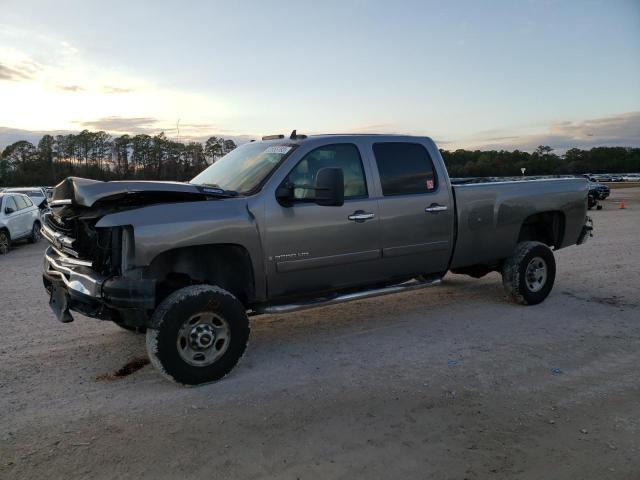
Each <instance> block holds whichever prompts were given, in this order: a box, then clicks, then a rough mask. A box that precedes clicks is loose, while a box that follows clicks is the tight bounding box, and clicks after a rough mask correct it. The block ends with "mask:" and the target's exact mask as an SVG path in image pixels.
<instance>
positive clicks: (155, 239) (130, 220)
mask: <svg viewBox="0 0 640 480" xmlns="http://www.w3.org/2000/svg"><path fill="white" fill-rule="evenodd" d="M125 225H128V226H131V227H133V234H134V249H135V253H134V256H133V263H134V265H133V266H134V267H135V268H141V267H146V266H148V265H149V264H150V263H151V262H152V261H153V259H154V258H155V257H156V256H158V255H159V254H161V253H163V252H165V251H167V250H173V249H177V248H183V247H190V246H196V245H212V244H236V245H240V246H242V247H244V248H245V249H246V250H247V251H248V252H249V255H250V256H251V260H252V262H251V263H252V266H253V274H254V279H255V282H256V283H255V288H256V294H258V295H260V293H261V292H263V291H264V290H265V285H264V278H265V276H264V265H263V262H262V261H261V259H262V258H263V255H262V246H261V242H260V238H259V233H258V231H259V230H258V228H256V222H255V218H254V216H253V215H252V214H251V213H250V212H249V209H248V207H247V200H246V199H245V198H233V199H224V200H209V201H198V202H179V203H169V204H156V205H150V206H148V207H142V208H138V209H135V210H127V211H124V212H118V213H112V214H108V215H105V216H104V217H103V218H101V219H100V220H99V221H98V223H97V224H96V227H97V228H102V227H115V226H125Z"/></svg>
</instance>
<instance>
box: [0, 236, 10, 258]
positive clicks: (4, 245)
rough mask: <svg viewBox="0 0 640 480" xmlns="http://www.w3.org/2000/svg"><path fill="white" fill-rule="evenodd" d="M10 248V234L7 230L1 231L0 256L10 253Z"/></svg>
mask: <svg viewBox="0 0 640 480" xmlns="http://www.w3.org/2000/svg"><path fill="white" fill-rule="evenodd" d="M10 246H11V238H9V234H8V233H7V232H6V231H5V230H0V254H2V255H4V254H5V253H9V247H10Z"/></svg>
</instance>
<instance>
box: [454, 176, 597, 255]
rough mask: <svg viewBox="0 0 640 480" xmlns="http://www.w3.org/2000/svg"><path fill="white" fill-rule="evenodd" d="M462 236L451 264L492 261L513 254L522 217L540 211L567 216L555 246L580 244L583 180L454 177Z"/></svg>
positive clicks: (585, 184) (584, 193)
mask: <svg viewBox="0 0 640 480" xmlns="http://www.w3.org/2000/svg"><path fill="white" fill-rule="evenodd" d="M451 183H452V190H453V197H454V202H455V205H456V214H457V218H456V221H457V235H456V244H455V248H454V254H453V258H452V261H451V268H461V267H468V266H471V265H476V264H481V263H491V262H492V261H497V260H500V259H502V258H506V257H508V256H509V255H511V253H512V251H513V248H514V245H515V244H516V243H517V242H518V237H519V235H520V231H521V226H522V220H523V219H525V218H528V217H530V216H532V215H536V214H540V213H541V212H557V213H558V214H559V216H560V218H561V219H562V221H561V226H560V227H559V228H561V230H562V231H561V232H558V235H559V237H560V241H559V244H558V245H556V249H558V248H563V247H566V246H569V245H573V244H575V243H576V242H577V240H578V237H579V235H580V232H581V231H582V226H583V224H584V218H585V215H586V209H587V192H588V182H587V181H586V179H584V178H576V177H558V178H548V177H547V178H530V177H528V178H526V179H523V178H518V177H516V178H496V177H493V178H484V179H480V178H474V179H452V180H451Z"/></svg>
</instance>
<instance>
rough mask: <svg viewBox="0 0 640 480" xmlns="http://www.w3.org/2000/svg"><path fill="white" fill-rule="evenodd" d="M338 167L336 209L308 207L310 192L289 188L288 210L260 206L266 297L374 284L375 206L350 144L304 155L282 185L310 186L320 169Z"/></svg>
mask: <svg viewBox="0 0 640 480" xmlns="http://www.w3.org/2000/svg"><path fill="white" fill-rule="evenodd" d="M326 167H337V168H341V169H342V171H343V175H344V186H345V200H344V204H343V205H342V206H339V207H338V206H320V205H317V204H316V203H314V201H313V196H314V194H315V192H314V190H313V189H306V188H294V199H293V201H292V202H291V204H290V205H281V204H280V203H278V201H277V199H276V198H275V197H274V198H270V199H268V200H267V206H266V222H265V227H266V235H265V237H266V254H267V255H266V256H267V280H268V290H269V296H271V297H281V296H295V295H296V294H303V293H304V294H308V293H310V292H321V291H329V290H336V289H340V288H344V287H351V286H356V285H362V284H366V283H372V282H375V281H376V280H377V279H378V278H379V271H380V258H381V248H380V244H379V242H378V238H379V228H380V227H379V222H378V205H377V201H376V200H374V199H371V198H370V197H369V193H368V192H369V191H371V184H370V183H369V176H367V175H366V174H365V172H366V171H368V170H369V169H368V168H365V164H364V163H363V158H362V155H361V154H360V150H359V149H358V147H357V146H356V145H354V144H352V143H337V144H332V145H325V146H322V147H319V148H316V149H315V150H312V151H311V152H309V153H307V154H306V155H305V156H304V157H303V158H302V159H301V160H300V161H299V162H298V163H297V165H296V166H295V167H294V168H293V169H292V170H291V172H290V173H289V175H288V177H287V179H286V180H285V182H290V183H291V184H293V185H299V186H302V185H307V186H310V185H313V184H314V182H315V177H316V174H317V172H318V171H319V170H320V169H321V168H326Z"/></svg>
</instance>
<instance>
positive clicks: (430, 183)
mask: <svg viewBox="0 0 640 480" xmlns="http://www.w3.org/2000/svg"><path fill="white" fill-rule="evenodd" d="M427 190H433V180H427Z"/></svg>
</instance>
